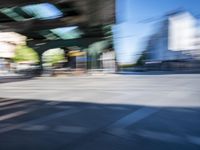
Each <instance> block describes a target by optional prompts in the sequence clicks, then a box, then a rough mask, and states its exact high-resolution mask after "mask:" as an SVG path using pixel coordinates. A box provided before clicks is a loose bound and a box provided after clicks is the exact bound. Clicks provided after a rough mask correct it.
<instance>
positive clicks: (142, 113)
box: [109, 108, 159, 129]
mask: <svg viewBox="0 0 200 150" xmlns="http://www.w3.org/2000/svg"><path fill="white" fill-rule="evenodd" d="M158 111H159V109H156V108H141V109H139V110H137V111H134V112H132V113H131V114H129V115H127V116H125V117H123V118H122V119H120V120H118V121H116V122H115V123H113V124H112V125H110V126H109V129H113V128H122V129H123V128H126V127H128V126H130V125H133V124H135V123H137V122H138V121H140V120H142V119H144V118H147V117H149V116H150V115H152V114H154V113H156V112H158Z"/></svg>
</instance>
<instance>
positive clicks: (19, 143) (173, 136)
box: [0, 74, 200, 150]
mask: <svg viewBox="0 0 200 150" xmlns="http://www.w3.org/2000/svg"><path fill="white" fill-rule="evenodd" d="M199 77H200V75H198V74H188V75H176V74H174V75H169V74H168V75H130V76H125V75H124V76H122V75H105V76H100V75H97V76H83V77H59V78H50V77H49V78H35V79H32V80H26V81H20V82H13V83H12V82H10V83H4V84H0V97H1V99H0V149H1V150H18V149H19V150H21V149H29V150H31V149H33V150H35V149H37V150H40V149H41V150H43V149H48V150H51V149H52V150H65V149H70V150H89V149H91V150H100V149H101V150H102V149H103V150H122V149H126V150H129V149H130V150H132V149H140V150H147V149H148V150H149V149H156V150H157V149H159V150H163V149H166V150H169V149H170V150H171V149H172V150H173V149H174V150H177V149H181V150H182V149H183V150H198V149H199V148H200V128H199V126H200V99H199V97H200V94H199V93H200V88H199V85H200V78H199Z"/></svg>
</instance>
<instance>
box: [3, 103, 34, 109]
mask: <svg viewBox="0 0 200 150" xmlns="http://www.w3.org/2000/svg"><path fill="white" fill-rule="evenodd" d="M31 104H33V102H27V103H23V104H16V105H11V106H6V107H0V110H6V109H12V108H20V107H25V106H27V105H31Z"/></svg>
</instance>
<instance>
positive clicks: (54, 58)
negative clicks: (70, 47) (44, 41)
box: [43, 49, 65, 65]
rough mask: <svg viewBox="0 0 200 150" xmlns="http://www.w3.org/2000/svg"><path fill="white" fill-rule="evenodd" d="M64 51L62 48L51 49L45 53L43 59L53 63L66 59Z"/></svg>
mask: <svg viewBox="0 0 200 150" xmlns="http://www.w3.org/2000/svg"><path fill="white" fill-rule="evenodd" d="M64 60H65V57H64V52H63V50H61V49H51V50H48V51H46V52H45V53H44V54H43V61H44V62H45V63H49V64H51V65H53V64H57V63H59V62H61V61H64Z"/></svg>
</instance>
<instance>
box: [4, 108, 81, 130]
mask: <svg viewBox="0 0 200 150" xmlns="http://www.w3.org/2000/svg"><path fill="white" fill-rule="evenodd" d="M82 110H83V109H69V110H65V111H62V112H58V113H55V114H53V115H49V116H45V117H42V118H39V119H35V120H31V121H28V122H25V123H20V124H15V125H11V126H8V127H5V128H2V129H0V133H5V132H8V131H12V130H15V129H20V128H25V127H29V126H31V125H34V124H39V123H43V122H47V121H50V120H53V119H57V118H60V117H63V116H68V115H71V114H74V113H77V112H80V111H82Z"/></svg>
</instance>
